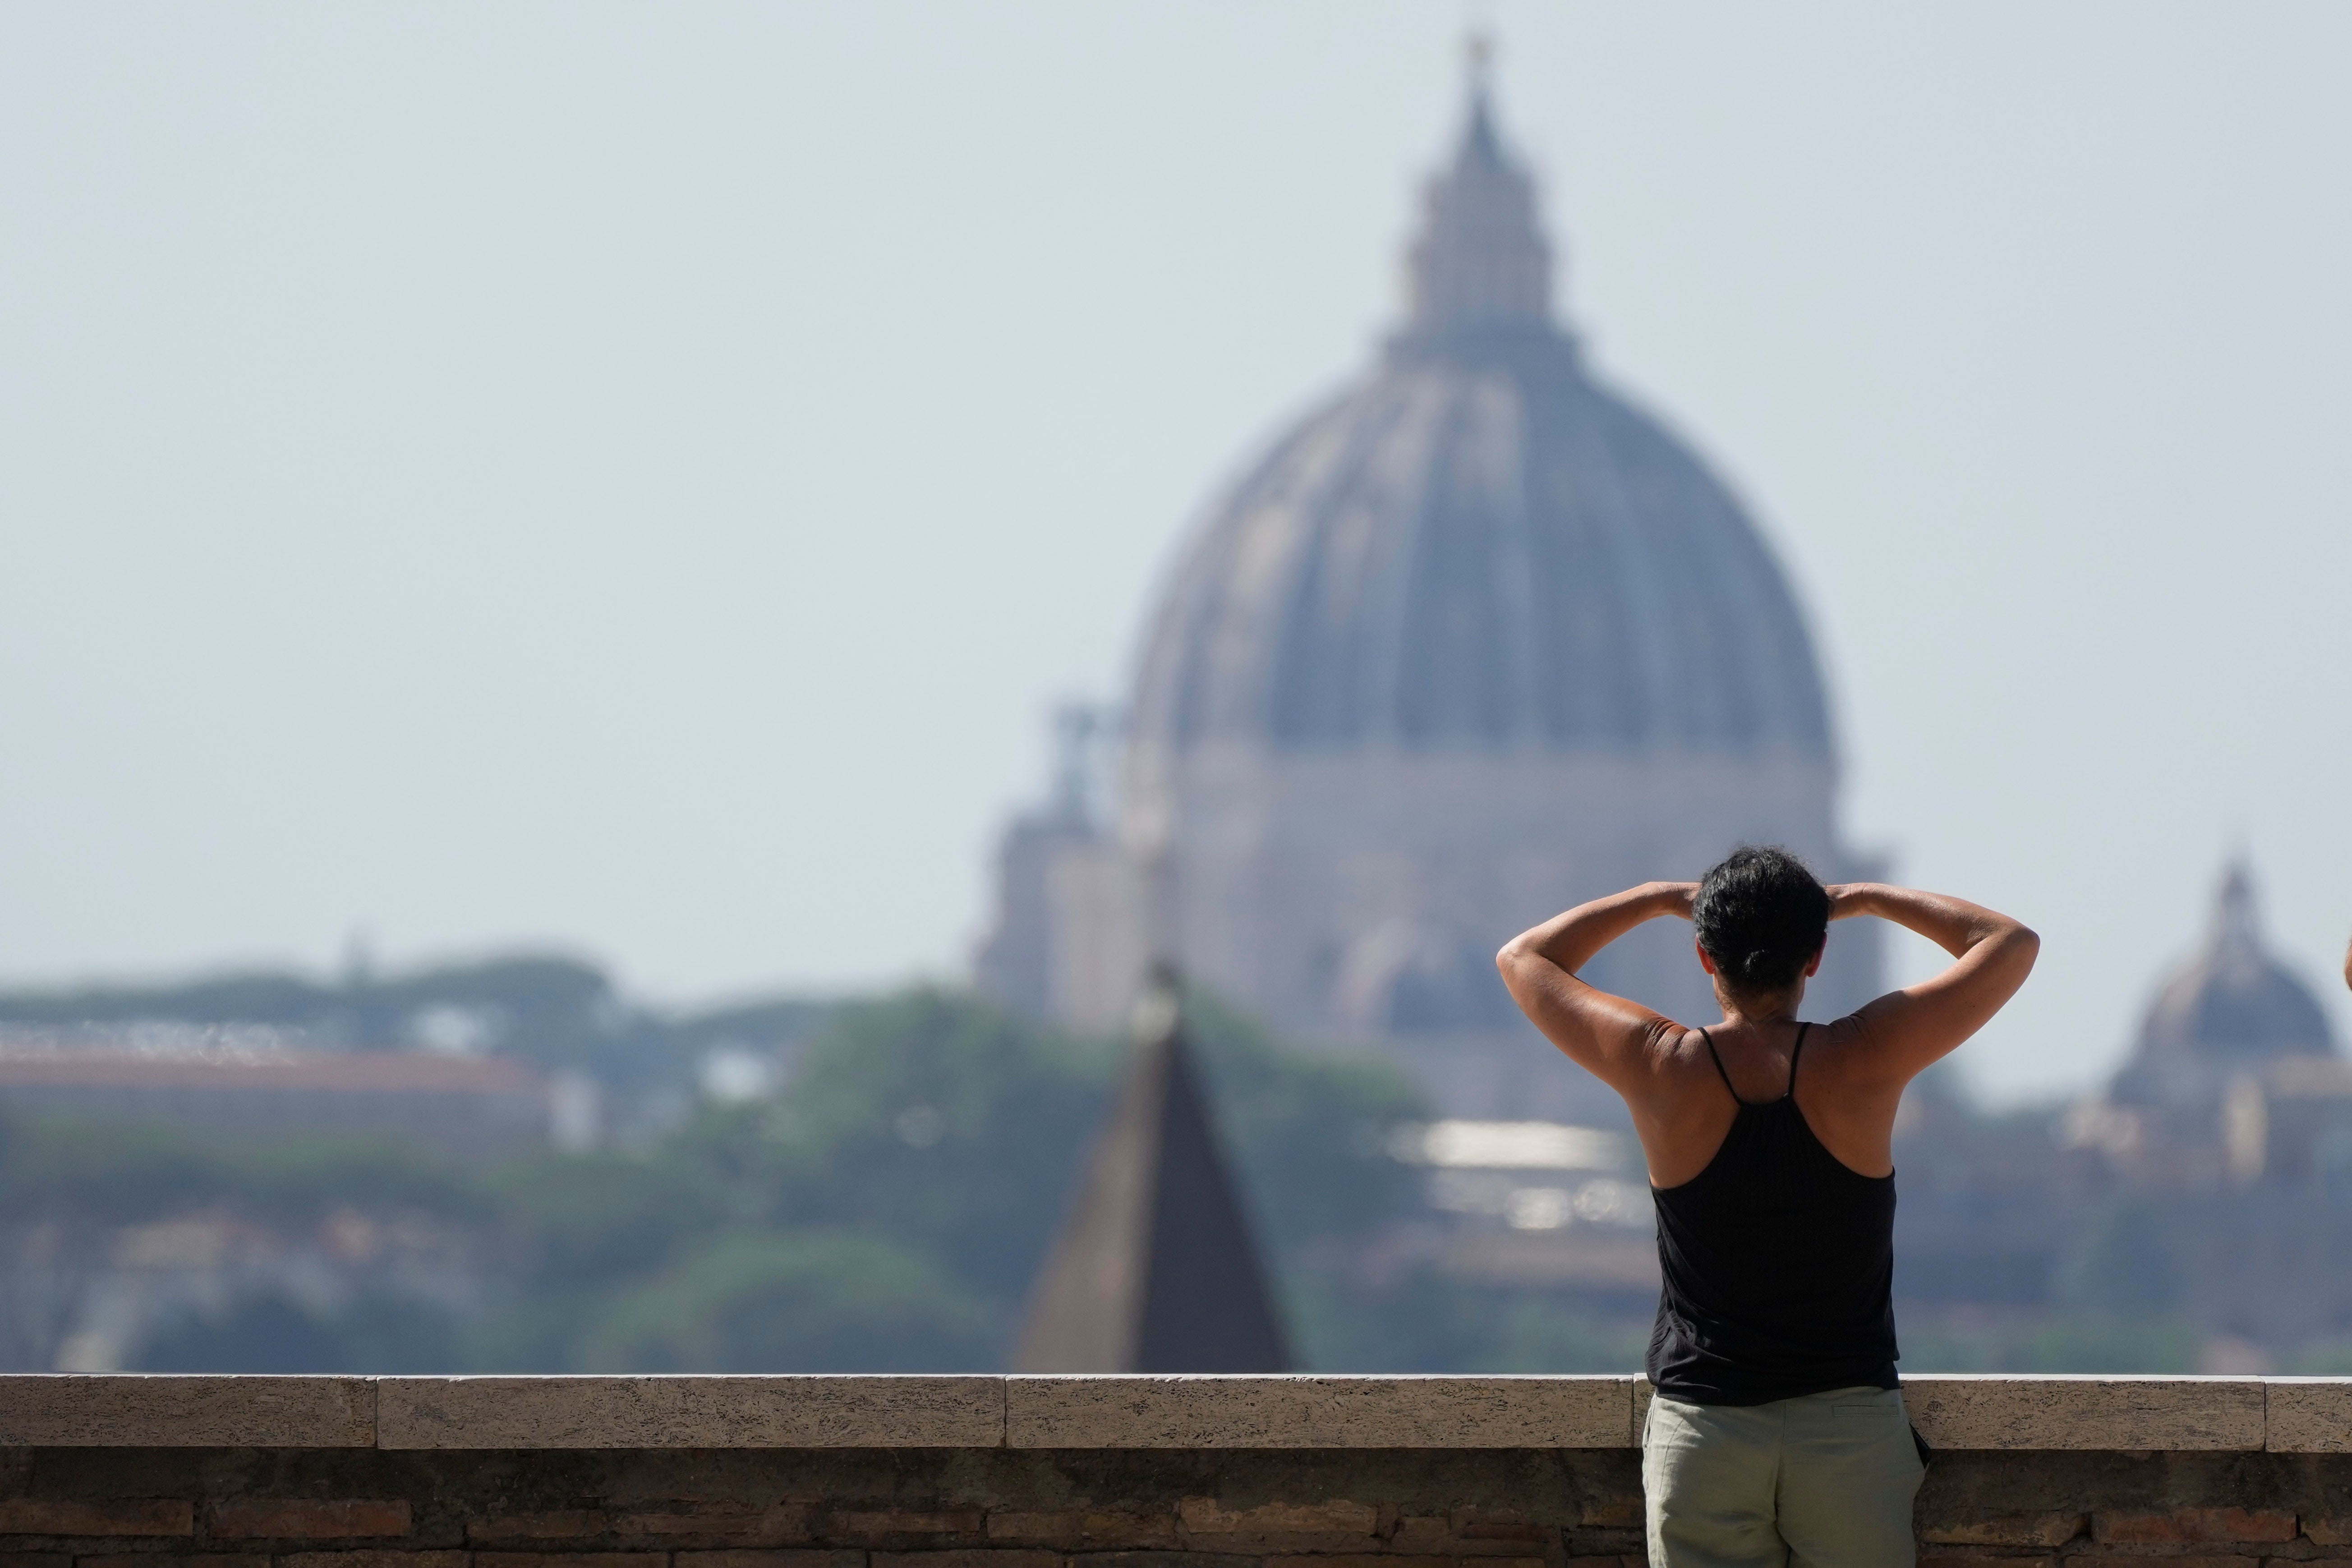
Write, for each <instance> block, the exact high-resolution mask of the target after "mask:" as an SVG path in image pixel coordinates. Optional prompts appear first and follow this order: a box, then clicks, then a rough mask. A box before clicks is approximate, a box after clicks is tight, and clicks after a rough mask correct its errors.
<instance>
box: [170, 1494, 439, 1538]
mask: <svg viewBox="0 0 2352 1568" xmlns="http://www.w3.org/2000/svg"><path fill="white" fill-rule="evenodd" d="M411 1528H412V1526H411V1523H410V1517H409V1508H408V1502H407V1500H406V1499H404V1498H394V1499H383V1498H342V1499H337V1500H331V1501H319V1500H312V1499H308V1498H231V1499H229V1500H226V1501H225V1502H216V1503H215V1504H213V1506H212V1508H211V1509H210V1510H207V1512H206V1515H205V1533H207V1534H209V1535H215V1536H220V1537H225V1538H229V1539H237V1538H245V1539H268V1540H274V1541H299V1540H304V1539H326V1540H351V1539H354V1538H359V1537H364V1536H387V1535H406V1534H408V1533H409V1531H410V1529H411Z"/></svg>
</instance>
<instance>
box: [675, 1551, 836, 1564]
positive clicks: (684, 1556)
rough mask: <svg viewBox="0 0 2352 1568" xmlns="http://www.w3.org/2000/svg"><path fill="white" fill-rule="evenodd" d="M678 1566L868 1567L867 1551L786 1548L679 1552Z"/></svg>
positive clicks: (676, 1554)
mask: <svg viewBox="0 0 2352 1568" xmlns="http://www.w3.org/2000/svg"><path fill="white" fill-rule="evenodd" d="M671 1561H672V1563H674V1564H675V1565H676V1568H866V1553H865V1552H824V1551H816V1550H809V1549H803V1550H784V1551H775V1552H757V1551H742V1550H739V1551H729V1552H673V1553H671Z"/></svg>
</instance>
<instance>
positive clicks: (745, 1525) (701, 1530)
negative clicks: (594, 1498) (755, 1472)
mask: <svg viewBox="0 0 2352 1568" xmlns="http://www.w3.org/2000/svg"><path fill="white" fill-rule="evenodd" d="M807 1538H808V1510H806V1509H805V1508H800V1507H793V1506H781V1507H774V1508H759V1507H755V1506H738V1507H735V1508H715V1509H714V1508H698V1509H695V1510H691V1511H667V1510H653V1509H619V1510H615V1509H552V1510H548V1511H546V1512H543V1513H507V1512H499V1513H493V1514H490V1515H488V1517H485V1518H481V1519H471V1520H467V1521H466V1539H467V1542H471V1543H473V1544H475V1545H484V1544H496V1543H509V1544H512V1543H520V1542H547V1541H581V1542H585V1541H599V1542H601V1541H606V1540H614V1541H618V1542H629V1543H636V1542H661V1543H664V1544H667V1543H670V1542H688V1541H692V1540H709V1541H716V1542H728V1541H738V1542H745V1543H747V1544H748V1543H751V1542H760V1543H764V1544H767V1545H772V1546H781V1545H785V1544H789V1543H793V1542H801V1541H804V1540H806V1539H807Z"/></svg>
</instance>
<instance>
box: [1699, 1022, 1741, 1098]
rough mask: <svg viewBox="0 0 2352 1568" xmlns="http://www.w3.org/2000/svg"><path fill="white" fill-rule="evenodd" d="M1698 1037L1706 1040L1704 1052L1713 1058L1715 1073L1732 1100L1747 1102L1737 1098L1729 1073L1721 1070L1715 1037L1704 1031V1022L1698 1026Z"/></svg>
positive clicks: (1737, 1092) (1720, 1058)
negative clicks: (1728, 1090) (1729, 1092)
mask: <svg viewBox="0 0 2352 1568" xmlns="http://www.w3.org/2000/svg"><path fill="white" fill-rule="evenodd" d="M1698 1037H1699V1038H1700V1039H1702V1040H1705V1041H1706V1054H1707V1055H1708V1056H1710V1057H1713V1058H1715V1070H1716V1075H1717V1077H1719V1078H1721V1079H1723V1087H1724V1088H1726V1089H1730V1090H1731V1099H1732V1102H1733V1103H1734V1104H1737V1105H1745V1104H1747V1103H1748V1102H1747V1101H1746V1100H1741V1099H1740V1098H1739V1090H1738V1089H1736V1088H1733V1086H1732V1082H1731V1075H1730V1074H1729V1073H1727V1072H1725V1071H1724V1070H1723V1058H1722V1057H1721V1056H1720V1055H1719V1054H1718V1053H1717V1051H1716V1048H1715V1037H1714V1036H1713V1035H1710V1034H1708V1033H1707V1032H1706V1025H1705V1024H1701V1025H1700V1026H1698Z"/></svg>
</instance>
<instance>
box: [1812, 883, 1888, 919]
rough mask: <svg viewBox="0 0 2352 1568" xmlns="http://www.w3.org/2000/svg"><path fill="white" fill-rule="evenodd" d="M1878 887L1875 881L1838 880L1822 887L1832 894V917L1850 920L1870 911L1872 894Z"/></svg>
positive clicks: (1824, 890)
mask: <svg viewBox="0 0 2352 1568" xmlns="http://www.w3.org/2000/svg"><path fill="white" fill-rule="evenodd" d="M1877 888H1878V885H1877V884H1876V883H1875V882H1836V883H1832V885H1830V886H1829V887H1827V888H1824V889H1822V891H1823V892H1825V893H1827V894H1829V896H1830V919H1832V920H1833V921H1850V920H1852V919H1853V917H1854V916H1856V915H1866V914H1868V913H1870V912H1871V910H1870V895H1871V894H1872V893H1874V892H1875V891H1877Z"/></svg>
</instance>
